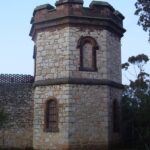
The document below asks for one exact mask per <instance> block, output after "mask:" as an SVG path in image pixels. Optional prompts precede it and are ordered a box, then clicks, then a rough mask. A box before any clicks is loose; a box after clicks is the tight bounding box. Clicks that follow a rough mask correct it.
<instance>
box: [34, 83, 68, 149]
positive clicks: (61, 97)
mask: <svg viewBox="0 0 150 150" xmlns="http://www.w3.org/2000/svg"><path fill="white" fill-rule="evenodd" d="M50 97H52V98H53V97H55V98H56V99H57V101H58V111H59V112H58V116H59V118H58V122H59V131H58V132H54V133H52V132H45V131H44V110H45V104H46V100H48V99H49V98H50ZM68 109H69V85H55V86H49V87H46V86H44V87H36V89H35V91H34V131H33V147H34V148H35V149H38V150H64V149H65V150H66V149H67V147H68V131H69V125H68V122H69V111H68Z"/></svg>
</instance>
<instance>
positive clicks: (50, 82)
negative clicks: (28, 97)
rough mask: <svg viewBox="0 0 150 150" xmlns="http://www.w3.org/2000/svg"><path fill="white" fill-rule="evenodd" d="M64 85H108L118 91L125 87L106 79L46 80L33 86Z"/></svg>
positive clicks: (39, 81) (36, 82)
mask: <svg viewBox="0 0 150 150" xmlns="http://www.w3.org/2000/svg"><path fill="white" fill-rule="evenodd" d="M62 84H75V85H107V86H110V87H115V88H118V89H123V88H124V86H123V85H122V84H120V83H117V82H114V81H111V80H106V79H83V78H58V79H46V80H38V81H35V82H34V84H33V86H34V87H38V86H49V85H62Z"/></svg>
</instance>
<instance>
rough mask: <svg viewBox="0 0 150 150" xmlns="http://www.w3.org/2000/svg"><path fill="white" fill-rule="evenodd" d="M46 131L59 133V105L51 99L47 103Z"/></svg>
mask: <svg viewBox="0 0 150 150" xmlns="http://www.w3.org/2000/svg"><path fill="white" fill-rule="evenodd" d="M45 131H46V132H58V103H57V100H56V99H55V98H49V99H48V100H47V101H46V103H45Z"/></svg>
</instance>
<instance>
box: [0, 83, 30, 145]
mask: <svg viewBox="0 0 150 150" xmlns="http://www.w3.org/2000/svg"><path fill="white" fill-rule="evenodd" d="M0 106H1V107H2V108H4V111H5V113H6V114H7V123H6V124H5V126H4V128H1V129H0V147H6V148H12V147H17V148H27V147H32V138H33V128H32V125H33V123H32V122H33V98H32V84H15V83H13V84H1V85H0Z"/></svg>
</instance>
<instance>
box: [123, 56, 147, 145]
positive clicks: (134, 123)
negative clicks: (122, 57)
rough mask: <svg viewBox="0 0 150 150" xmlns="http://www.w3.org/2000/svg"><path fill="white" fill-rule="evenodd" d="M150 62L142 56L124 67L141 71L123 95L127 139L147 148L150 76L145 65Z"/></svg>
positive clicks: (133, 57)
mask: <svg viewBox="0 0 150 150" xmlns="http://www.w3.org/2000/svg"><path fill="white" fill-rule="evenodd" d="M148 61H149V58H148V56H146V55H144V54H141V55H138V56H132V57H130V58H129V59H128V62H127V63H125V64H124V65H122V66H123V67H122V68H123V69H125V71H127V70H128V69H129V67H130V66H132V65H136V66H137V68H138V69H139V71H138V74H137V76H136V78H135V79H134V80H130V84H129V85H127V86H126V87H125V91H124V93H123V100H122V104H123V105H122V106H123V108H122V110H123V122H124V123H123V124H124V129H125V131H124V133H125V134H126V135H125V137H128V138H129V141H132V142H133V141H134V142H136V143H140V145H141V143H142V144H143V145H144V146H145V147H150V75H149V74H148V73H146V72H145V71H144V65H145V64H146V63H147V62H148Z"/></svg>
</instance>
